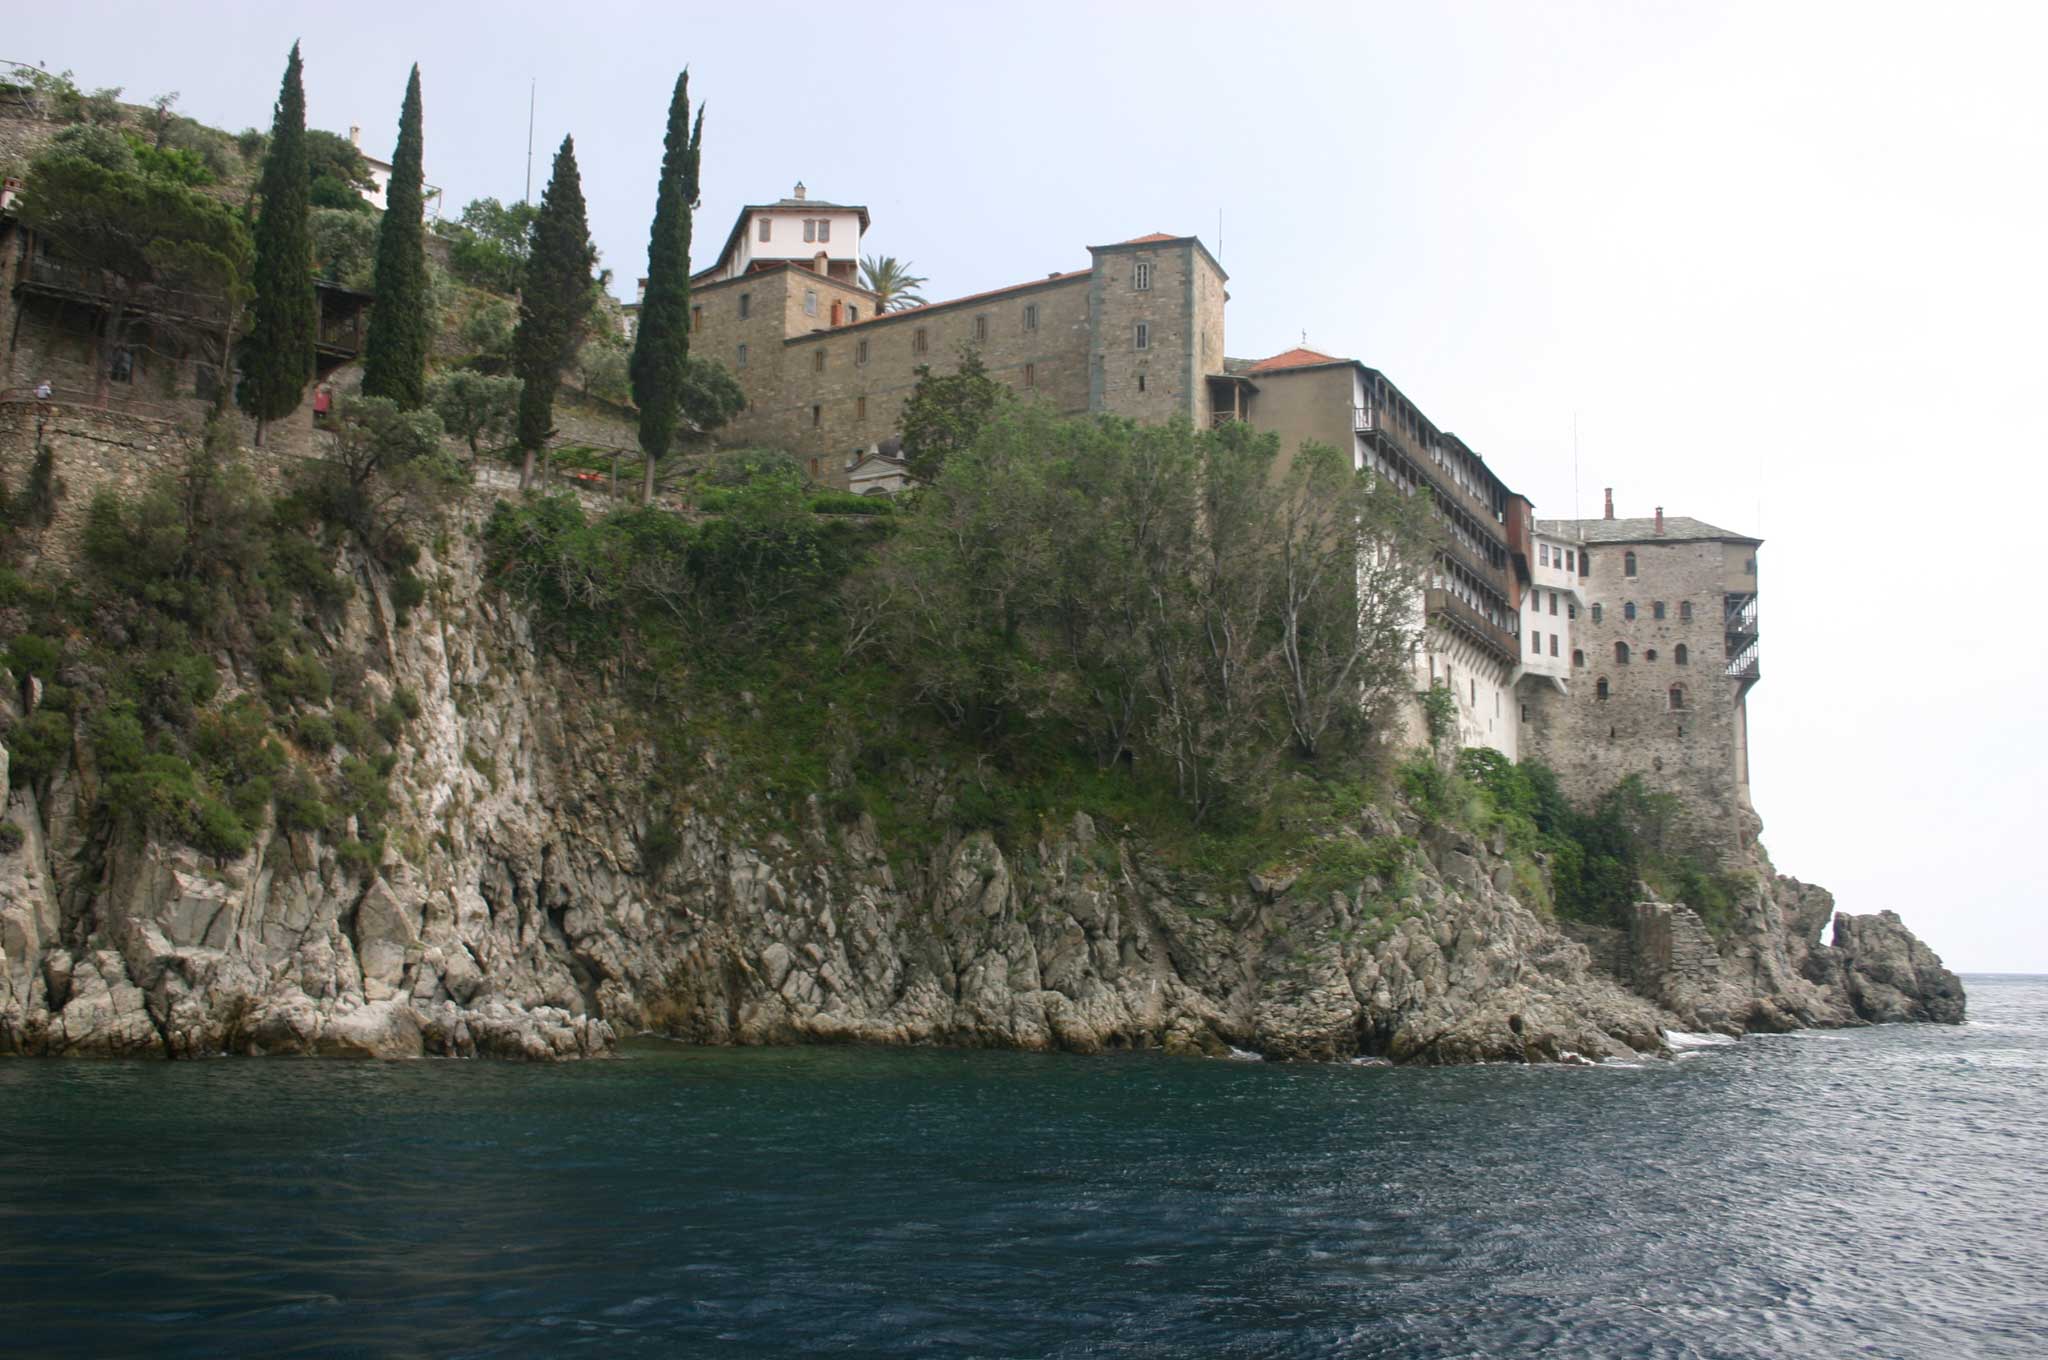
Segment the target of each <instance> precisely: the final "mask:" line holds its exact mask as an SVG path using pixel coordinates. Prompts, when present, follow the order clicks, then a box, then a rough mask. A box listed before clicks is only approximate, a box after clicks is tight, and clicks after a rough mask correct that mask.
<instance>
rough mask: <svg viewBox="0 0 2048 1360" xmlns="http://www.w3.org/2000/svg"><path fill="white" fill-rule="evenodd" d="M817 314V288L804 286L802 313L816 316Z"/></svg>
mask: <svg viewBox="0 0 2048 1360" xmlns="http://www.w3.org/2000/svg"><path fill="white" fill-rule="evenodd" d="M817 314H818V290H817V289H815V288H806V289H804V315H805V316H816V315H817Z"/></svg>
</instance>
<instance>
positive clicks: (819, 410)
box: [811, 406, 825, 430]
mask: <svg viewBox="0 0 2048 1360" xmlns="http://www.w3.org/2000/svg"><path fill="white" fill-rule="evenodd" d="M824 423H825V408H824V407H822V406H813V407H812V408H811V428H812V429H814V430H815V429H817V428H818V427H819V426H820V425H823V424H824Z"/></svg>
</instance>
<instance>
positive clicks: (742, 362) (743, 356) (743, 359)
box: [733, 345, 747, 368]
mask: <svg viewBox="0 0 2048 1360" xmlns="http://www.w3.org/2000/svg"><path fill="white" fill-rule="evenodd" d="M746 366H747V347H746V346H745V345H741V346H740V352H739V358H738V359H736V360H735V361H734V363H733V367H735V368H745V367H746Z"/></svg>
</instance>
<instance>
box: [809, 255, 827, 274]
mask: <svg viewBox="0 0 2048 1360" xmlns="http://www.w3.org/2000/svg"><path fill="white" fill-rule="evenodd" d="M811 272H812V273H813V274H823V273H826V272H828V270H827V267H826V263H825V252H824V251H822V250H821V251H819V252H818V253H817V254H815V255H813V256H811Z"/></svg>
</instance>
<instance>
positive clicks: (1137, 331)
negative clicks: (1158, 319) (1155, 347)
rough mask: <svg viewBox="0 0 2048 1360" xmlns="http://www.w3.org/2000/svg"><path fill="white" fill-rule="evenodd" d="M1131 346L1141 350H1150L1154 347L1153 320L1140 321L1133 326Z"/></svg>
mask: <svg viewBox="0 0 2048 1360" xmlns="http://www.w3.org/2000/svg"><path fill="white" fill-rule="evenodd" d="M1131 348H1132V349H1134V350H1140V351H1143V350H1150V349H1151V348H1152V323H1151V322H1149V321H1140V322H1138V323H1137V325H1136V326H1135V327H1133V329H1132V331H1131Z"/></svg>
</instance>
